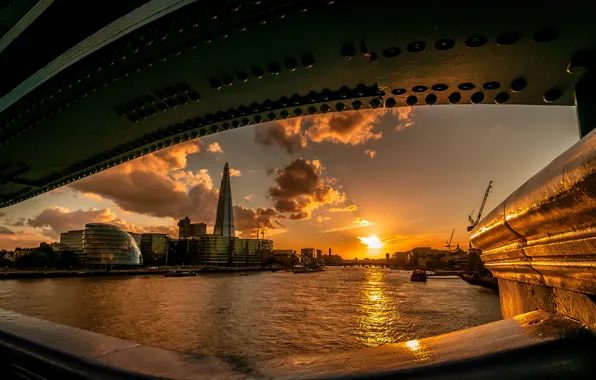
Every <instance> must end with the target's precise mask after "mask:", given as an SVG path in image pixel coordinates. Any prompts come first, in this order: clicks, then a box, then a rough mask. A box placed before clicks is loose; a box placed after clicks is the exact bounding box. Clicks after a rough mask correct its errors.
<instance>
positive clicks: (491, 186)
mask: <svg viewBox="0 0 596 380" xmlns="http://www.w3.org/2000/svg"><path fill="white" fill-rule="evenodd" d="M492 188H493V181H490V182H489V183H488V187H487V188H486V192H485V193H484V199H482V204H481V205H480V209H479V210H478V215H477V216H476V219H475V220H474V218H472V214H474V210H472V212H471V213H470V215H468V221H469V222H470V225H469V226H468V231H472V230H473V229H474V227H476V226H477V225H478V223H480V217H481V216H482V211H484V205H485V204H486V200H487V198H488V194H489V193H490V190H491V189H492Z"/></svg>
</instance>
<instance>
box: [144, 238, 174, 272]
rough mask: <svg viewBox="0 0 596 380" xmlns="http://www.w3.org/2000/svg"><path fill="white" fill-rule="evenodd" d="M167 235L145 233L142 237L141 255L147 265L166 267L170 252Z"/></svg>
mask: <svg viewBox="0 0 596 380" xmlns="http://www.w3.org/2000/svg"><path fill="white" fill-rule="evenodd" d="M169 240H170V239H169V237H168V235H167V234H157V233H145V234H142V235H141V245H140V248H141V254H142V255H143V263H144V264H145V265H150V266H154V265H166V264H167V258H168V257H167V256H168V250H169Z"/></svg>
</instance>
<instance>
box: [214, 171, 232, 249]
mask: <svg viewBox="0 0 596 380" xmlns="http://www.w3.org/2000/svg"><path fill="white" fill-rule="evenodd" d="M232 206H233V203H232V188H231V186H230V166H229V165H228V163H227V162H226V165H225V166H224V171H223V176H222V177H221V185H220V186H219V200H218V202H217V217H216V218H215V227H213V235H219V236H230V237H234V236H236V233H235V232H234V210H233V207H232Z"/></svg>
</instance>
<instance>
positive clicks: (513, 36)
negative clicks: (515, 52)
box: [497, 31, 521, 46]
mask: <svg viewBox="0 0 596 380" xmlns="http://www.w3.org/2000/svg"><path fill="white" fill-rule="evenodd" d="M520 38H521V36H520V34H519V33H518V32H515V31H508V32H505V33H502V34H501V35H499V36H498V37H497V44H498V45H502V46H504V45H513V44H514V43H516V42H517V41H519V39H520Z"/></svg>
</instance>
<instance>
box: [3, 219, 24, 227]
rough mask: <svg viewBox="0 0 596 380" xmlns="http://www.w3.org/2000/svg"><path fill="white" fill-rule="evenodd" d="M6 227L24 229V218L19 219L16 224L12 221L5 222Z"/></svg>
mask: <svg viewBox="0 0 596 380" xmlns="http://www.w3.org/2000/svg"><path fill="white" fill-rule="evenodd" d="M6 225H8V226H11V227H24V226H25V218H19V219H17V221H16V222H14V221H12V220H11V221H7V222H6Z"/></svg>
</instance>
